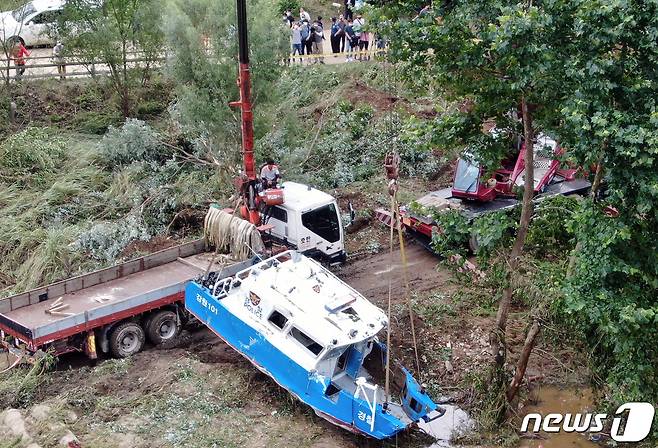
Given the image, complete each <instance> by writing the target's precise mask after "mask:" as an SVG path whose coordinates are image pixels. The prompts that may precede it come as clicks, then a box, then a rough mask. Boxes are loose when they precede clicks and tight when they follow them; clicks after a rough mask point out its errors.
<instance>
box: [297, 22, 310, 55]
mask: <svg viewBox="0 0 658 448" xmlns="http://www.w3.org/2000/svg"><path fill="white" fill-rule="evenodd" d="M300 32H301V35H302V54H304V52H306V54H311V45H312V43H313V40H312V39H311V26H310V25H309V24H308V22H307V21H306V20H304V21H302V25H301V28H300Z"/></svg>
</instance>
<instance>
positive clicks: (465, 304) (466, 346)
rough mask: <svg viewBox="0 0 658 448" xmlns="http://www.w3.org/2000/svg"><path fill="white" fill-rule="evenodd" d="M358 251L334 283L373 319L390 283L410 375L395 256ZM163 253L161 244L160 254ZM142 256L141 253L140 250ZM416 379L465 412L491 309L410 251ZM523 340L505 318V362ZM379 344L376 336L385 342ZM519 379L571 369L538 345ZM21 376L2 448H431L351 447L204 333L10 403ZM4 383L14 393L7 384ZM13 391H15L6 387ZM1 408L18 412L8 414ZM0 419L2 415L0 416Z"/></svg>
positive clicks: (1, 424) (371, 231)
mask: <svg viewBox="0 0 658 448" xmlns="http://www.w3.org/2000/svg"><path fill="white" fill-rule="evenodd" d="M360 232H367V234H368V240H375V241H380V242H381V246H380V247H379V248H378V249H377V250H362V251H360V253H357V255H356V256H355V257H354V258H353V259H352V260H350V261H349V262H348V263H347V264H346V265H344V266H342V267H340V268H339V269H337V271H336V273H337V275H339V276H340V277H341V278H343V279H344V280H346V281H347V282H348V283H350V284H351V285H352V286H353V287H355V288H356V289H357V290H359V291H361V292H362V293H363V294H364V295H365V296H366V297H367V298H368V299H370V300H372V301H373V302H375V303H376V304H378V305H379V306H381V307H382V308H384V309H386V308H387V305H388V297H389V294H388V291H389V282H390V284H391V299H392V300H391V307H392V316H391V321H392V329H393V330H392V341H393V342H392V346H393V355H394V356H395V357H397V358H401V359H402V360H403V361H404V363H405V364H406V365H407V366H410V367H413V366H414V363H415V362H414V359H415V356H414V348H413V338H412V335H411V331H410V328H411V326H410V325H409V324H410V320H409V310H408V301H407V294H406V286H405V270H404V268H403V265H402V264H401V262H400V252H399V249H398V248H396V249H395V251H394V253H393V255H392V256H391V255H390V254H389V252H388V248H386V247H385V244H387V238H388V235H387V233H386V231H385V229H381V228H378V227H376V226H373V225H370V226H367V227H365V228H364V230H361V231H360ZM165 244H166V243H165ZM138 250H139V249H138ZM406 252H407V257H408V260H409V263H408V266H407V268H408V269H407V273H408V280H409V291H410V293H411V300H412V304H413V311H414V323H415V328H416V336H417V338H416V339H417V347H418V353H419V358H420V364H421V373H420V378H421V380H422V381H423V382H425V383H426V384H427V385H428V389H429V391H430V392H431V393H432V394H433V395H435V396H451V397H453V398H454V399H455V400H456V401H457V402H458V403H459V404H461V405H462V406H464V407H465V408H467V409H468V408H469V406H473V405H474V403H473V401H472V397H473V394H474V392H473V391H474V387H475V383H476V382H477V381H478V380H477V378H478V375H479V374H480V373H481V369H482V365H483V363H485V361H486V360H488V359H489V358H488V340H487V337H488V336H487V335H488V329H489V328H491V324H492V322H493V319H494V317H493V316H494V314H493V311H492V309H491V307H487V306H484V305H482V306H480V307H478V304H477V303H474V302H473V299H472V298H470V299H469V297H468V295H469V292H468V290H466V291H464V290H463V288H462V286H460V284H459V283H458V282H457V281H456V280H455V277H454V275H453V273H452V272H451V271H449V270H447V269H446V268H444V267H442V266H440V265H439V264H438V263H439V260H437V259H436V258H435V257H434V256H433V255H431V254H429V253H428V252H426V251H425V250H424V249H423V248H422V247H421V246H419V245H415V244H413V243H411V244H409V245H408V246H407V248H406ZM524 331H525V315H524V313H523V312H516V313H512V316H511V323H510V332H509V334H508V337H509V340H510V341H511V344H512V346H511V347H510V349H511V353H512V355H511V356H512V360H513V359H514V355H515V354H516V353H518V351H519V350H518V348H519V345H520V344H521V343H522V340H523V335H524ZM383 337H385V335H383ZM538 349H539V350H537V351H536V354H535V355H534V356H533V358H532V361H531V365H530V368H529V371H528V376H529V377H530V378H532V380H533V381H535V382H537V381H545V382H549V381H560V378H561V375H562V370H563V369H568V370H569V371H570V372H572V371H573V370H574V369H576V368H577V367H574V365H575V364H574V362H573V361H572V360H571V359H569V358H568V357H566V356H563V355H564V354H562V353H560V351H559V349H557V348H556V347H554V346H552V345H551V344H550V343H549V342H547V341H540V343H539V346H538ZM24 377H25V371H24V370H23V371H22V370H16V369H15V370H14V371H12V372H11V373H9V374H5V375H4V377H0V389H1V388H5V391H4V392H5V393H4V394H2V393H1V391H0V397H4V398H3V399H4V400H6V401H7V403H0V448H8V447H28V446H29V447H30V448H36V447H37V446H41V447H51V446H52V447H54V446H66V443H68V441H69V440H72V437H75V438H76V439H77V440H79V442H80V445H81V446H84V447H100V448H103V447H122V448H129V447H140V448H141V447H182V446H185V447H238V446H239V447H241V448H252V447H253V448H257V447H292V446H295V447H315V448H320V447H323V448H327V447H339V448H340V447H344V448H347V447H366V446H367V447H379V446H404V447H422V446H428V445H429V444H430V440H428V438H427V437H426V436H424V435H423V434H420V433H419V432H414V433H412V434H406V435H402V436H400V437H399V438H398V440H393V441H389V442H384V443H382V442H374V441H368V440H364V439H363V438H360V437H357V436H353V435H351V434H348V433H347V432H345V431H343V430H341V429H338V428H337V427H334V426H332V425H331V424H329V423H327V422H325V421H324V420H322V419H320V418H318V417H316V416H315V415H314V413H313V412H312V411H311V410H310V408H308V407H307V406H305V405H303V404H301V403H299V402H297V401H295V400H293V399H292V398H291V397H290V396H289V394H287V393H286V392H285V391H283V390H282V389H280V388H279V387H278V386H277V385H276V384H275V383H274V382H273V381H272V380H270V379H269V378H268V377H266V376H265V375H263V374H262V373H260V372H258V371H257V370H256V369H255V368H254V367H253V366H251V364H249V363H248V362H247V361H246V360H245V359H243V358H242V357H241V356H240V355H239V354H237V353H236V352H234V351H233V350H231V349H230V348H229V347H228V346H226V345H225V344H224V343H222V342H221V341H220V340H218V338H217V337H216V336H215V335H213V334H212V333H210V331H208V330H206V329H200V328H199V329H192V330H190V331H185V332H184V333H183V335H182V337H181V339H180V341H179V342H178V343H177V344H176V346H174V347H168V348H158V347H150V348H149V349H147V350H145V351H144V352H142V353H139V354H138V355H136V356H134V357H132V358H130V359H126V360H114V359H106V360H101V361H99V362H98V363H97V364H96V365H92V364H90V362H89V361H87V360H86V359H84V358H82V357H81V356H77V355H72V356H63V357H62V358H61V359H60V360H59V362H58V364H57V366H56V369H55V371H52V372H49V373H45V374H43V375H40V376H38V377H37V378H38V379H37V380H36V381H34V384H31V383H30V384H29V388H27V391H26V393H25V394H24V395H25V396H21V397H18V398H19V399H17V397H15V396H13V397H12V396H11V395H10V394H7V390H6V388H7V387H17V386H16V385H18V384H22V383H23V381H24V380H23V378H24ZM12 381H13V383H12ZM12 384H13V386H11V385H12ZM8 408H16V409H17V410H11V411H8V410H7V409H8ZM2 409H4V410H5V411H4V412H2V411H1V410H2Z"/></svg>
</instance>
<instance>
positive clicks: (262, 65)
mask: <svg viewBox="0 0 658 448" xmlns="http://www.w3.org/2000/svg"><path fill="white" fill-rule="evenodd" d="M165 11H166V12H165V15H164V25H163V29H164V33H165V36H166V42H167V44H168V46H169V48H170V49H171V51H172V54H171V60H170V63H169V65H168V69H169V74H170V75H171V77H172V78H173V79H174V80H175V81H176V97H177V98H176V101H175V104H174V105H173V106H172V108H171V111H172V116H173V118H174V119H175V120H176V122H177V125H178V126H179V128H180V129H181V131H182V133H183V134H184V135H185V136H186V137H187V138H188V139H189V140H195V139H196V140H198V139H201V140H202V142H203V143H202V145H200V146H199V147H203V151H202V155H203V157H205V158H214V159H216V160H220V161H222V163H225V164H227V165H230V166H231V168H233V167H234V166H235V165H236V164H237V162H238V160H237V156H238V152H237V151H236V150H235V148H238V147H239V145H240V142H241V139H240V126H239V120H237V119H236V117H237V116H238V114H239V111H238V110H236V109H234V108H231V107H230V106H229V102H231V101H236V100H238V99H239V93H238V89H237V86H236V82H235V80H236V75H237V61H236V55H237V54H238V49H237V37H236V25H235V17H236V16H235V12H234V11H235V2H233V1H230V0H221V1H216V0H192V1H190V0H169V1H168V3H167V8H166V9H165ZM256 11H257V13H256ZM248 26H249V47H250V70H251V79H252V84H253V89H252V95H253V99H254V104H255V106H254V107H255V110H256V111H258V110H259V109H261V108H262V107H263V105H264V104H267V103H268V102H272V101H276V100H277V99H278V96H277V90H276V89H275V88H273V85H274V83H275V82H276V81H277V80H278V79H279V77H280V75H281V71H282V69H283V67H282V65H281V64H280V61H281V60H282V59H283V57H284V56H285V55H286V54H287V53H288V46H289V36H288V34H289V29H287V28H286V27H285V26H284V25H283V23H282V22H281V21H280V19H279V16H278V15H277V13H276V5H275V2H274V0H257V1H255V2H251V3H250V4H249V14H248ZM261 110H262V109H261ZM274 122H276V118H275V117H272V116H270V117H266V116H263V115H260V114H259V115H257V119H255V120H254V124H255V132H256V137H257V138H258V137H260V136H262V135H263V134H264V133H265V132H267V131H269V130H270V129H271V128H272V123H274ZM265 129H266V130H265Z"/></svg>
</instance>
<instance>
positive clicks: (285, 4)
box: [276, 0, 301, 16]
mask: <svg viewBox="0 0 658 448" xmlns="http://www.w3.org/2000/svg"><path fill="white" fill-rule="evenodd" d="M300 6H301V3H300V2H299V0H278V1H277V2H276V8H277V11H278V12H279V14H281V15H283V13H285V12H286V11H290V12H291V13H292V15H293V16H295V14H297V13H298V12H299V7H300Z"/></svg>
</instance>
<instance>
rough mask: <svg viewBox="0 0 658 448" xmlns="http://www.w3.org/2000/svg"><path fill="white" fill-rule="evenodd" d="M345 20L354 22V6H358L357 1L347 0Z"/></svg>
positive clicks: (345, 2)
mask: <svg viewBox="0 0 658 448" xmlns="http://www.w3.org/2000/svg"><path fill="white" fill-rule="evenodd" d="M344 4H345V19H346V20H352V19H354V6H355V5H356V0H345V1H344Z"/></svg>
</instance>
